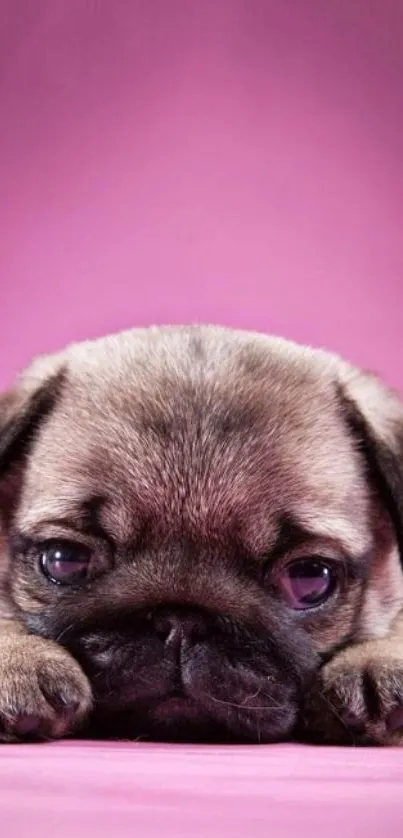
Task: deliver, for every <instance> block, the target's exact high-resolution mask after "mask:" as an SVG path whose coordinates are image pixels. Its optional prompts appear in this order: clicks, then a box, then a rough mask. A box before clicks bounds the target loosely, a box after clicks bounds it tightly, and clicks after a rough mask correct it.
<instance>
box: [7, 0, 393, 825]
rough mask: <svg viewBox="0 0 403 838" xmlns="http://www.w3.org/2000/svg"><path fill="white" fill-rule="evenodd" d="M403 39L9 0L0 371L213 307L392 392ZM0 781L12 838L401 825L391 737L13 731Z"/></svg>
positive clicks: (358, 7) (171, 8)
mask: <svg viewBox="0 0 403 838" xmlns="http://www.w3.org/2000/svg"><path fill="white" fill-rule="evenodd" d="M402 42H403V4H402V2H401V0H372V2H368V0H327V2H326V3H323V0H304V2H297V0H261V1H260V0H228V1H227V0H203V2H199V1H198V0H194V2H188V0H169V2H168V1H167V0H120V2H112V0H110V1H109V2H108V0H100V2H96V3H95V2H83V1H82V0H35V2H32V0H0V115H1V117H0V118H1V129H0V384H2V385H5V384H7V383H8V382H9V381H10V380H11V378H12V376H13V375H14V373H15V371H16V370H17V369H18V368H19V367H20V366H21V365H22V364H25V363H26V361H27V360H28V359H29V358H30V356H31V355H32V354H34V353H36V352H39V351H47V350H51V349H56V348H58V347H59V346H61V345H63V344H64V343H65V342H67V341H69V340H71V339H79V338H84V337H87V336H92V335H97V334H100V333H103V332H107V331H111V330H114V329H119V328H122V327H125V326H129V325H135V324H145V323H148V322H162V321H165V322H167V321H170V322H180V321H215V322H217V321H219V322H222V323H226V324H230V325H238V326H244V327H249V328H257V329H262V330H266V331H273V332H277V333H282V334H284V335H286V336H288V337H292V338H295V339H297V340H301V341H307V342H311V343H315V344H321V345H324V346H327V347H329V348H332V349H336V350H339V351H341V352H343V353H344V354H346V355H347V356H349V357H350V358H351V359H352V360H355V361H357V362H358V363H362V364H364V365H365V366H371V367H373V368H375V369H377V370H378V371H380V372H381V373H383V374H384V375H385V376H386V377H387V378H388V379H389V380H390V381H391V382H392V383H394V384H397V385H400V386H403V366H402V364H401V357H402V349H403V328H402V326H403V314H402V302H403V279H402V276H403V246H402V244H403V241H402V239H403V232H402V231H403V199H402V196H403V167H402V160H403V102H402V90H403V49H402ZM0 774H1V783H0V789H1V790H0V824H1V833H2V835H4V836H5V838H11V836H16V835H26V834H28V831H29V834H30V836H32V838H34V836H36V835H38V836H39V835H41V836H43V835H46V834H57V835H58V836H59V838H64V836H66V838H67V836H68V837H69V838H70V836H77V838H81V836H86V838H90V837H91V836H93V835H94V836H95V835H97V836H99V838H106V836H111V835H117V836H118V837H119V838H125V836H126V835H127V836H129V835H130V836H132V835H139V836H141V838H151V837H152V836H156V835H161V834H164V835H167V836H175V838H181V836H183V838H188V836H189V838H190V836H207V834H209V833H211V836H212V838H214V836H225V835H231V836H233V837H234V838H236V836H242V838H244V836H245V835H246V836H247V835H249V834H250V835H253V836H255V838H259V837H260V836H267V835H289V836H294V835H301V836H304V835H308V834H312V832H313V831H314V833H315V834H321V835H326V836H327V838H332V836H338V835H342V836H343V838H348V836H350V835H351V836H353V835H355V833H356V831H358V832H360V830H361V831H362V832H363V834H364V835H365V838H372V836H374V838H375V836H378V835H383V834H388V835H389V836H390V838H393V836H398V835H400V834H401V828H402V824H403V796H402V780H403V777H402V774H403V752H398V751H372V750H365V751H354V750H348V751H346V750H343V751H338V750H332V751H328V750H311V749H303V748H295V749H294V748H290V747H284V748H281V747H275V748H255V749H245V748H243V749H238V748H236V749H235V748H234V749H231V750H225V749H207V748H206V749H203V748H202V749H200V748H198V749H194V750H192V749H189V748H183V749H181V748H173V747H166V748H162V747H152V746H150V747H146V746H145V745H141V746H139V745H134V746H120V747H118V746H116V745H99V746H98V747H96V746H94V745H85V744H82V745H74V744H67V745H62V746H59V745H55V746H46V747H30V748H22V747H21V748H19V747H15V748H8V747H4V748H1V749H0ZM311 822H312V824H311ZM399 824H400V827H399ZM312 825H313V827H314V830H312Z"/></svg>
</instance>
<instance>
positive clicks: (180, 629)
mask: <svg viewBox="0 0 403 838" xmlns="http://www.w3.org/2000/svg"><path fill="white" fill-rule="evenodd" d="M151 619H152V624H153V629H154V631H155V633H156V634H157V635H158V636H159V637H161V639H162V640H164V642H165V643H167V644H175V643H183V642H185V643H187V644H189V645H194V644H195V643H197V642H199V641H201V640H204V639H205V638H206V636H207V634H208V625H207V617H206V616H205V615H204V614H202V613H200V612H198V611H191V610H189V611H187V610H186V611H183V610H176V609H174V608H159V609H157V610H156V611H154V612H153V614H152V615H151Z"/></svg>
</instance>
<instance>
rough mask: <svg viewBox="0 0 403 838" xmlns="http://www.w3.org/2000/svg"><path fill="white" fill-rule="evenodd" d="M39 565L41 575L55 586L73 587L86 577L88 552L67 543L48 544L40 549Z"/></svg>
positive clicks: (79, 545)
mask: <svg viewBox="0 0 403 838" xmlns="http://www.w3.org/2000/svg"><path fill="white" fill-rule="evenodd" d="M39 563H40V568H41V570H42V573H43V574H44V575H45V576H47V578H48V579H49V580H50V581H51V582H53V583H54V584H55V585H75V584H79V583H80V582H83V581H84V580H85V578H86V576H87V572H88V567H89V563H90V551H89V550H88V549H87V548H86V547H84V546H83V545H82V544H74V543H73V542H69V541H53V542H48V543H47V544H45V545H43V547H42V549H41V553H40V562H39Z"/></svg>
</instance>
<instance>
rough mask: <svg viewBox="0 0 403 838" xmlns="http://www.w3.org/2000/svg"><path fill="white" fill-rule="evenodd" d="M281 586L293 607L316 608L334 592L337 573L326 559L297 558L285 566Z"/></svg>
mask: <svg viewBox="0 0 403 838" xmlns="http://www.w3.org/2000/svg"><path fill="white" fill-rule="evenodd" d="M280 586H281V589H282V593H283V596H284V597H285V599H286V600H287V602H288V604H289V605H290V606H291V607H292V608H295V609H299V610H301V609H307V608H315V607H317V606H318V605H322V604H323V603H324V602H326V600H328V599H330V597H331V596H332V594H334V592H335V590H336V587H337V575H336V572H335V569H334V568H333V567H332V566H331V564H330V563H329V562H326V560H325V559H320V558H304V559H296V560H295V561H293V562H291V563H290V564H289V565H288V566H287V567H286V568H284V570H283V573H282V575H281V577H280Z"/></svg>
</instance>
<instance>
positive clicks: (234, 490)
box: [21, 353, 366, 552]
mask: <svg viewBox="0 0 403 838" xmlns="http://www.w3.org/2000/svg"><path fill="white" fill-rule="evenodd" d="M247 360H248V363H245V359H244V358H243V359H241V360H238V364H237V363H235V360H234V358H231V359H230V362H228V361H227V363H226V364H224V363H223V364H221V367H220V366H219V367H218V368H216V369H215V370H214V371H213V372H211V370H210V371H208V373H207V374H206V373H205V369H206V367H205V364H204V365H202V366H201V367H199V368H198V366H197V358H196V359H194V365H193V366H192V365H191V364H190V365H189V364H188V365H187V368H186V369H184V368H183V365H182V369H180V365H179V363H177V364H174V363H172V362H171V363H166V364H165V365H162V366H160V367H156V366H155V365H152V364H151V365H150V367H149V368H147V364H146V363H144V362H143V363H142V364H140V366H139V367H138V368H137V369H136V367H135V364H134V363H133V361H132V365H131V367H130V369H128V368H122V369H117V368H115V370H114V373H113V375H112V374H111V372H108V373H107V372H106V370H105V365H104V364H103V365H101V366H100V367H99V369H98V374H97V375H94V365H92V367H91V371H92V374H91V376H90V375H89V374H88V369H89V367H88V369H87V372H86V368H85V367H84V369H82V368H81V369H80V371H78V370H77V371H75V370H74V369H73V370H71V371H70V373H69V376H68V378H67V382H66V386H65V390H64V392H63V393H62V395H61V398H60V403H59V404H58V405H57V406H56V408H55V411H54V413H53V415H52V416H51V417H50V418H49V420H48V422H47V424H46V426H45V427H44V428H43V429H42V432H41V434H40V436H39V439H38V441H37V444H36V446H35V449H34V453H33V456H32V458H31V460H30V463H29V466H28V470H27V478H26V487H25V493H24V497H23V510H22V513H21V514H22V515H24V516H27V517H28V518H29V519H30V520H34V519H35V516H37V518H39V517H40V516H42V517H44V516H45V517H46V516H47V517H56V516H59V517H62V518H63V517H68V516H71V515H72V514H73V515H74V514H78V512H77V510H78V509H79V507H80V505H81V504H83V503H85V502H87V501H88V499H90V498H94V497H96V498H102V500H103V509H104V515H105V516H106V517H108V515H109V521H108V525H109V526H110V528H111V529H113V528H115V529H116V530H118V531H119V535H118V537H119V539H120V540H129V539H130V538H133V537H135V534H136V531H138V530H139V529H141V527H142V526H143V525H144V522H147V524H148V525H153V526H155V527H156V528H157V529H159V530H163V529H164V528H165V529H167V530H172V531H173V530H174V529H175V528H178V529H180V530H181V531H182V532H183V531H184V530H185V531H186V532H187V533H188V534H189V535H191V536H192V537H196V538H197V537H200V536H203V537H209V536H211V535H213V534H215V535H218V536H224V535H227V534H228V533H231V532H232V533H233V532H236V533H237V534H239V535H240V536H241V537H242V539H243V540H244V542H249V543H250V545H251V548H252V549H254V550H257V551H258V552H259V551H260V550H262V551H264V550H266V549H267V545H268V542H269V541H271V540H272V539H274V538H275V537H276V531H277V528H278V525H279V521H280V520H281V519H282V518H284V517H291V518H292V519H293V520H296V521H298V522H299V523H301V524H302V525H303V526H309V527H310V528H315V526H317V527H318V526H319V524H320V525H321V526H322V529H323V531H324V532H323V535H324V537H333V536H334V537H337V532H338V529H339V530H340V528H343V529H344V533H345V534H347V533H348V532H350V534H351V537H353V530H354V532H355V534H356V533H357V529H358V528H359V526H360V522H361V523H362V525H364V518H365V514H366V490H365V483H364V481H363V479H362V476H361V463H360V460H359V458H358V455H357V454H356V452H355V451H354V447H353V443H352V441H351V440H350V438H349V435H348V431H347V429H346V428H345V427H344V425H343V422H342V420H341V416H340V415H339V410H338V403H337V394H336V391H335V388H333V387H332V385H331V382H330V381H326V380H325V378H324V377H320V376H318V375H317V374H316V373H315V372H312V373H311V374H309V373H308V371H307V369H306V367H304V368H303V370H302V371H301V369H300V368H299V367H298V364H295V362H292V363H288V364H285V363H284V361H282V363H281V364H279V363H277V364H276V363H274V364H273V363H272V364H271V365H267V364H266V362H265V359H264V358H262V360H261V361H260V362H259V355H257V354H256V353H255V356H254V357H253V358H252V356H251V355H250V354H249V356H248V358H247ZM355 537H356V535H355Z"/></svg>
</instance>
